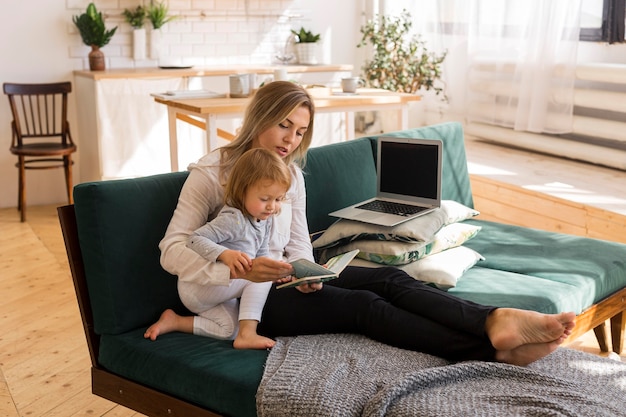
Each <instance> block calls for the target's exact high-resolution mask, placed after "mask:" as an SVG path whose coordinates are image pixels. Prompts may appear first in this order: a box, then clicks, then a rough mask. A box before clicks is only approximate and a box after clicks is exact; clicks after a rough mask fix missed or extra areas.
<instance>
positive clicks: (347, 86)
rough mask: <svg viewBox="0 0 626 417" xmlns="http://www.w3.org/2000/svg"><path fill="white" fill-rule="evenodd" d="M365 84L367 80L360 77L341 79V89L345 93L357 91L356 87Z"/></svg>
mask: <svg viewBox="0 0 626 417" xmlns="http://www.w3.org/2000/svg"><path fill="white" fill-rule="evenodd" d="M364 85H365V81H363V80H362V79H361V78H359V77H346V78H342V79H341V89H342V90H343V92H344V93H356V89H357V88H359V87H363V86H364Z"/></svg>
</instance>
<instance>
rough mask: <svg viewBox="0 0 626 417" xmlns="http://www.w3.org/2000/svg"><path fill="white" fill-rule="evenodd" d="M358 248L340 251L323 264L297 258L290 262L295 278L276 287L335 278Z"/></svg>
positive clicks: (352, 257)
mask: <svg viewBox="0 0 626 417" xmlns="http://www.w3.org/2000/svg"><path fill="white" fill-rule="evenodd" d="M357 253H359V250H358V249H355V250H353V251H350V252H346V253H342V254H341V255H337V256H335V257H334V258H330V259H329V260H328V262H326V264H325V265H324V266H322V265H319V264H316V263H314V262H311V261H308V260H306V259H298V260H297V261H293V262H291V266H293V269H294V271H295V272H294V274H293V275H294V276H295V277H296V279H294V280H293V281H290V282H286V283H284V284H281V285H279V286H278V287H276V288H288V287H297V286H298V285H302V284H314V283H316V282H324V281H329V280H331V279H335V278H337V276H338V275H339V274H340V273H341V271H343V269H344V268H345V267H346V266H348V264H349V263H350V261H352V260H353V259H354V257H355V256H356V254H357Z"/></svg>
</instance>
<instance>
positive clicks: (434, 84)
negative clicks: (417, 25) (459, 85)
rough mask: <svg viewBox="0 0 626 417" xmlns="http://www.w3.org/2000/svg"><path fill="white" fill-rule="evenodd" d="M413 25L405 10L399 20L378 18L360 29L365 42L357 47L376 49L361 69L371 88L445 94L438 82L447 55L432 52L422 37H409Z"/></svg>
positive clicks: (396, 18)
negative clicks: (429, 91) (369, 45)
mask: <svg viewBox="0 0 626 417" xmlns="http://www.w3.org/2000/svg"><path fill="white" fill-rule="evenodd" d="M412 25H413V22H412V19H411V15H410V13H409V12H408V11H406V10H404V11H403V13H402V15H401V16H400V17H389V16H376V17H375V18H374V19H372V20H369V21H367V22H366V23H365V24H364V25H363V26H362V27H361V34H362V35H363V38H362V39H361V42H360V43H359V44H358V45H357V47H364V46H366V45H368V44H371V45H372V48H373V56H372V58H371V59H370V60H366V61H365V64H364V65H363V67H362V70H363V79H364V80H365V81H366V83H367V85H368V86H370V87H374V88H382V89H385V90H390V91H398V92H404V93H411V94H414V93H416V92H417V91H418V90H419V89H420V88H424V89H425V90H430V89H433V90H434V91H435V93H436V94H440V93H441V92H442V91H443V87H442V86H441V85H440V84H438V81H440V80H441V67H442V63H443V61H444V59H445V58H446V52H443V53H441V54H436V53H434V52H431V51H429V50H428V47H427V45H426V42H425V41H423V40H422V39H421V37H420V36H419V35H411V34H410V30H411V26H412ZM444 100H445V95H444Z"/></svg>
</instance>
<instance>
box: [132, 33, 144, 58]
mask: <svg viewBox="0 0 626 417" xmlns="http://www.w3.org/2000/svg"><path fill="white" fill-rule="evenodd" d="M133 59H135V60H142V59H146V30H145V29H143V28H142V29H133Z"/></svg>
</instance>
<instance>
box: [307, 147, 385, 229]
mask: <svg viewBox="0 0 626 417" xmlns="http://www.w3.org/2000/svg"><path fill="white" fill-rule="evenodd" d="M311 173H314V174H313V175H311ZM304 180H305V185H306V193H307V220H308V223H309V230H310V231H311V232H318V231H320V230H324V229H326V228H327V227H328V226H330V225H331V224H332V223H333V222H334V221H336V220H337V219H336V218H334V217H331V216H329V215H328V213H330V212H332V211H335V210H338V209H340V208H343V207H346V206H349V205H351V204H354V203H358V202H359V201H362V200H365V199H368V198H371V197H373V196H374V195H375V194H376V166H375V164H374V154H373V152H372V143H371V141H370V140H368V139H354V140H351V141H348V142H340V143H335V144H332V145H327V146H320V147H319V148H311V149H309V151H308V152H307V161H306V165H305V167H304ZM329 196H332V198H329Z"/></svg>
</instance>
